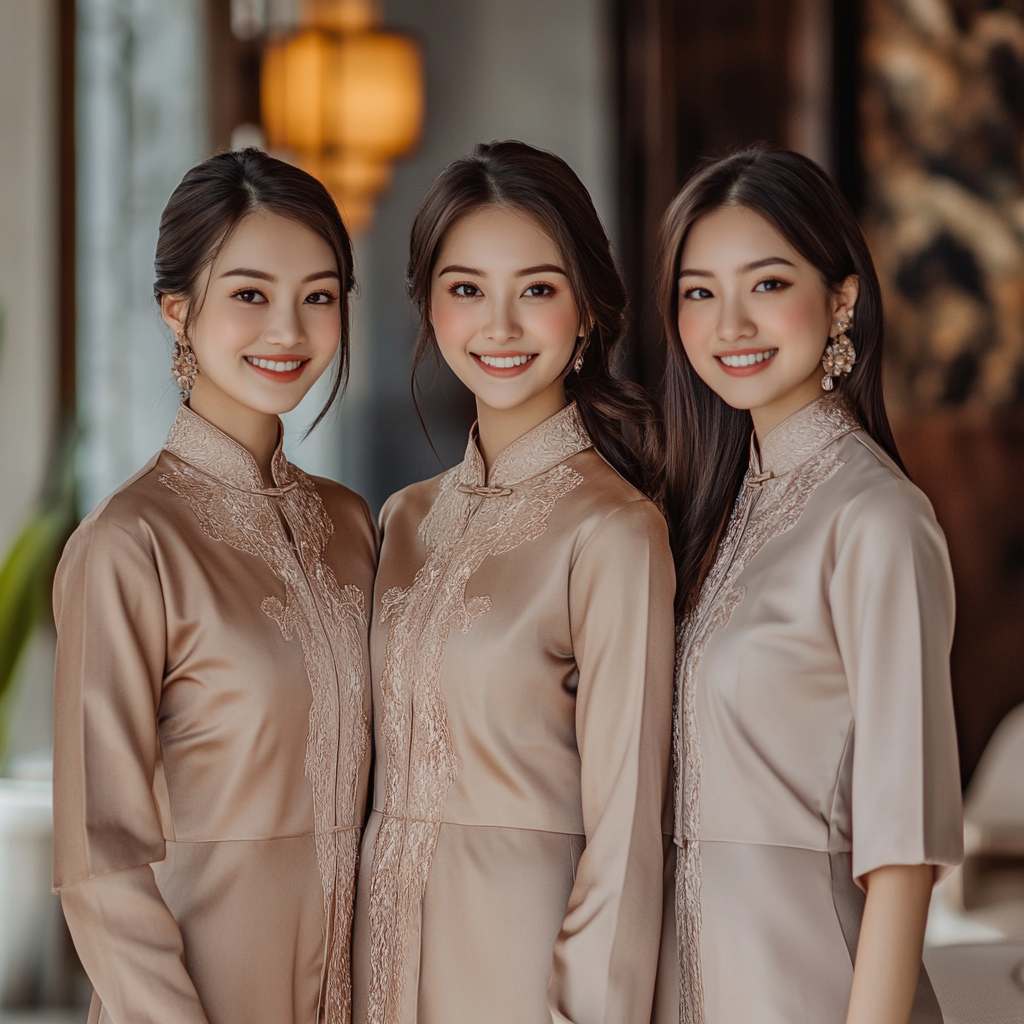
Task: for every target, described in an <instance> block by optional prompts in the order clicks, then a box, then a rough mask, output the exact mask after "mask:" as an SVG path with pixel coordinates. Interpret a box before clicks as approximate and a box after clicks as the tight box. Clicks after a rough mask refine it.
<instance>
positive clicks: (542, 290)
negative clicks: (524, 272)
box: [523, 284, 555, 299]
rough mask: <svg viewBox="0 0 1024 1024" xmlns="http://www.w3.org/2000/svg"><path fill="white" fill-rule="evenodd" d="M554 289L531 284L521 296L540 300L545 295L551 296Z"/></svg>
mask: <svg viewBox="0 0 1024 1024" xmlns="http://www.w3.org/2000/svg"><path fill="white" fill-rule="evenodd" d="M554 291H555V289H554V288H552V287H551V285H549V284H531V285H530V287H529V288H527V289H526V291H525V292H523V295H525V296H527V297H528V298H531V299H540V298H543V297H544V296H545V295H553V294H554Z"/></svg>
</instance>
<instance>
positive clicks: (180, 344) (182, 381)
mask: <svg viewBox="0 0 1024 1024" xmlns="http://www.w3.org/2000/svg"><path fill="white" fill-rule="evenodd" d="M198 372H199V361H198V360H197V359H196V354H195V352H193V351H192V346H191V345H190V344H189V343H188V341H187V340H186V338H185V332H184V331H182V332H181V334H179V335H178V336H177V338H175V340H174V356H173V358H172V359H171V376H172V377H173V378H174V379H175V380H176V381H177V383H178V387H179V388H180V389H181V400H182V401H183V402H187V401H188V398H189V395H191V394H192V389H193V388H194V387H195V384H196V374H197V373H198Z"/></svg>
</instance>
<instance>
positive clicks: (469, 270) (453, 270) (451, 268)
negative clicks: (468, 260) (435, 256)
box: [437, 263, 569, 277]
mask: <svg viewBox="0 0 1024 1024" xmlns="http://www.w3.org/2000/svg"><path fill="white" fill-rule="evenodd" d="M442 274H470V275H471V276H473V277H486V276H487V274H486V273H485V272H484V271H482V270H477V269H476V268H475V267H463V266H460V265H459V264H457V263H450V264H449V265H448V266H447V267H445V268H444V269H443V270H439V271H438V272H437V276H438V277H441V275H442ZM531 274H561V275H562V276H563V277H568V276H569V275H568V274H566V272H565V271H564V270H563V269H562V268H561V267H556V266H555V264H554V263H541V264H539V265H538V266H536V267H526V268H525V269H524V270H517V271H516V277H529V276H530V275H531Z"/></svg>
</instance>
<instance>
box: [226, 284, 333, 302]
mask: <svg viewBox="0 0 1024 1024" xmlns="http://www.w3.org/2000/svg"><path fill="white" fill-rule="evenodd" d="M231 297H232V298H233V299H239V300H240V301H242V302H244V303H246V305H250V306H257V305H259V306H262V305H264V304H265V303H266V302H267V297H266V296H265V295H264V294H263V292H261V291H260V290H259V289H258V288H239V289H237V290H236V291H233V292H232V293H231ZM337 299H338V296H337V295H335V294H334V292H332V291H330V290H328V289H326V288H318V289H317V290H316V291H315V292H312V293H311V294H309V295H307V296H306V297H305V298H304V299H303V300H302V301H303V304H304V305H307V306H327V305H330V303H332V302H336V301H337Z"/></svg>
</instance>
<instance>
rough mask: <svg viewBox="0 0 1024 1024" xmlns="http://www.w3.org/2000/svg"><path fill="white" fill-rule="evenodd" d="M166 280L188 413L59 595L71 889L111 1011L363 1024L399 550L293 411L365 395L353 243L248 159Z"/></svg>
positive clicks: (58, 751) (69, 908)
mask: <svg viewBox="0 0 1024 1024" xmlns="http://www.w3.org/2000/svg"><path fill="white" fill-rule="evenodd" d="M156 276H157V280H156V287H155V291H156V295H157V297H158V299H159V300H160V305H161V311H162V313H163V315H164V318H165V320H166V321H167V323H168V324H169V325H170V326H171V328H172V329H173V330H174V332H175V372H176V376H177V379H178V381H179V384H180V385H181V389H182V398H183V402H182V405H181V408H180V409H179V412H178V417H177V419H176V420H175V422H174V425H173V426H172V428H171V431H170V434H169V436H168V438H167V441H166V443H165V446H164V449H163V450H162V451H161V452H160V453H159V454H157V455H156V456H155V457H154V458H153V459H152V460H151V461H150V462H149V464H148V465H147V466H146V467H145V468H144V469H143V470H142V471H141V472H140V473H138V474H137V475H136V476H135V477H134V478H133V479H132V480H130V481H128V483H127V484H125V485H124V486H123V487H122V488H120V489H119V490H118V491H116V492H115V493H114V494H112V495H110V496H109V497H108V498H107V499H106V500H105V501H104V502H102V503H101V504H100V505H99V507H98V508H97V509H96V510H95V511H94V512H93V513H92V514H91V515H90V516H89V517H88V518H87V519H86V520H85V521H84V522H83V523H82V525H81V527H80V528H79V529H78V531H76V533H75V535H74V536H73V537H72V539H71V541H70V542H69V544H68V546H67V548H66V550H65V553H64V557H63V559H62V561H61V564H60V568H59V570H58V574H57V581H56V584H55V590H54V606H55V613H56V620H57V634H58V644H57V671H56V682H55V740H54V829H55V840H54V885H55V887H56V888H57V889H58V890H59V892H60V895H61V901H62V903H63V906H64V911H65V915H66V917H67V920H68V924H69V926H70V928H71V933H72V935H73V937H74V939H75V944H76V946H77V948H78V951H79V954H80V956H81V959H82V963H83V964H84V966H85V968H86V971H87V972H88V974H89V977H90V980H91V981H92V983H93V987H94V990H95V1001H94V1006H93V1015H92V1016H91V1018H90V1019H91V1020H94V1021H96V1020H98V1021H100V1022H107V1021H129V1020H130V1021H142V1020H162V1021H177V1022H181V1024H186V1022H187V1024H308V1022H309V1021H323V1022H325V1024H345V1022H347V1021H348V1020H349V1014H350V992H351V987H350V974H349V942H350V930H351V921H352V908H353V893H354V885H355V866H356V856H357V852H358V846H359V838H360V834H361V826H362V823H363V820H364V817H365V815H364V804H365V797H366V788H367V781H368V774H369V764H370V745H369V719H368V712H369V692H368V671H367V669H368V664H367V649H366V627H367V617H366V607H367V602H368V598H369V595H370V593H371V589H372V585H373V575H374V570H375V568H376V554H377V538H376V532H375V529H374V526H373V523H372V520H371V519H370V515H369V511H368V509H367V507H366V503H365V502H364V501H363V500H362V499H361V498H360V497H359V496H358V495H355V494H353V493H352V492H351V491H349V490H347V489H346V488H344V487H342V486H340V485H339V484H335V483H333V482H331V481H327V480H321V479H317V478H313V477H310V476H307V475H306V474H305V473H303V472H302V471H301V470H299V469H297V468H296V467H295V466H292V465H291V464H290V463H289V462H288V460H287V459H286V458H285V456H284V454H283V452H282V447H281V446H282V428H281V422H280V419H279V414H281V413H283V412H286V411H288V410H290V409H292V408H294V407H295V406H296V405H297V404H298V402H299V401H300V400H301V399H302V397H303V396H304V395H305V394H306V393H307V392H308V390H309V388H310V387H311V386H312V385H313V383H314V382H315V381H316V380H317V378H318V377H319V376H320V375H321V374H323V373H324V372H325V371H326V370H327V369H328V367H329V366H330V365H331V362H332V360H336V361H337V366H338V372H337V375H336V377H335V382H334V393H335V394H337V392H338V390H339V389H340V386H341V383H342V381H343V380H344V372H345V367H346V365H347V355H348V307H347V296H348V293H349V291H350V290H351V288H352V283H353V282H352V260H351V250H350V247H349V240H348V236H347V234H346V233H345V228H344V226H343V225H342V222H341V218H340V216H339V215H338V211H337V209H336V207H335V205H334V202H333V200H332V199H331V198H330V196H329V195H328V194H327V192H326V190H325V189H324V187H323V186H322V185H321V184H320V183H319V182H317V181H316V180H315V179H313V178H312V177H310V176H309V175H307V174H305V173H304V172H303V171H300V170H297V169H296V168H294V167H291V166H289V165H288V164H284V163H282V162H281V161H278V160H274V159H273V158H271V157H269V156H267V155H266V154H263V153H259V152H257V151H255V150H247V151H243V152H235V153H224V154H221V155H220V156H216V157H213V158H211V159H210V160H208V161H206V162H205V163H203V164H200V165H199V166H198V167H195V168H193V169H192V170H191V171H190V172H189V173H188V174H187V175H186V176H185V179H184V180H183V181H182V183H181V185H179V187H178V189H177V190H176V191H175V193H174V195H173V196H172V197H171V200H170V202H169V203H168V205H167V209H166V210H165V211H164V215H163V218H162V221H161V226H160V236H159V239H158V242H157V258H156ZM332 397H333V396H332Z"/></svg>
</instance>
